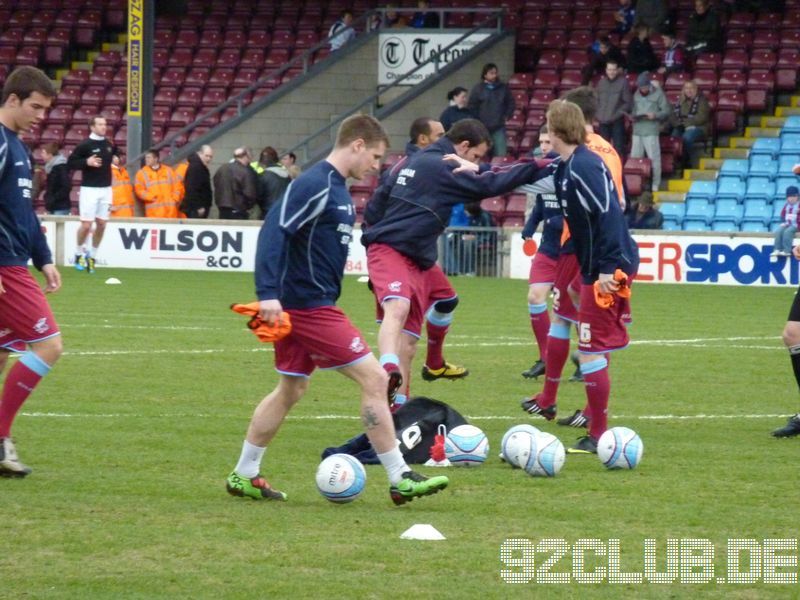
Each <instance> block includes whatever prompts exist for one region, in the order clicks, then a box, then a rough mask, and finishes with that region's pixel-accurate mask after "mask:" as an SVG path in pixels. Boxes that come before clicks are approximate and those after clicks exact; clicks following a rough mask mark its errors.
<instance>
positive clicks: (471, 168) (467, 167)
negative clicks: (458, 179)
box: [442, 154, 480, 173]
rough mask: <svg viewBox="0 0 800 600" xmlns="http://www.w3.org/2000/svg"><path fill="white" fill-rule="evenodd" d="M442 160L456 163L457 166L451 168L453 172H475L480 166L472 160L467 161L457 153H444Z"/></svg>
mask: <svg viewBox="0 0 800 600" xmlns="http://www.w3.org/2000/svg"><path fill="white" fill-rule="evenodd" d="M442 160H447V161H450V162H454V163H457V164H458V166H457V167H456V168H455V169H453V173H470V172H471V173H477V172H478V170H479V169H480V167H479V166H478V165H477V164H475V163H474V162H470V161H468V160H467V159H466V158H461V157H460V156H459V155H458V154H445V155H444V156H443V157H442Z"/></svg>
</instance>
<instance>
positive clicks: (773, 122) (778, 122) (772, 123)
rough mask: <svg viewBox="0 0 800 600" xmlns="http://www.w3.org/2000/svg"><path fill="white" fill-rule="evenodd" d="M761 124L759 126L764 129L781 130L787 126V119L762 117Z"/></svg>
mask: <svg viewBox="0 0 800 600" xmlns="http://www.w3.org/2000/svg"><path fill="white" fill-rule="evenodd" d="M760 120H761V122H760V123H758V125H759V126H760V127H762V128H764V127H767V128H775V127H777V128H778V129H780V128H781V127H783V126H784V125H785V124H786V117H761V119H760Z"/></svg>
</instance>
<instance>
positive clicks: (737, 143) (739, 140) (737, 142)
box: [730, 137, 756, 148]
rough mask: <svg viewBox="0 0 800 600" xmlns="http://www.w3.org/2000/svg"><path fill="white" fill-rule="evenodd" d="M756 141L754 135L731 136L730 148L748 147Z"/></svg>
mask: <svg viewBox="0 0 800 600" xmlns="http://www.w3.org/2000/svg"><path fill="white" fill-rule="evenodd" d="M755 141H756V138H754V137H732V138H731V139H730V147H731V148H750V147H751V146H752V145H753V144H754V143H755Z"/></svg>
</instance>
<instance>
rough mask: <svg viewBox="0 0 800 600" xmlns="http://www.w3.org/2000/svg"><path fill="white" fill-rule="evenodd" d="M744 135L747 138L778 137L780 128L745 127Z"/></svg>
mask: <svg viewBox="0 0 800 600" xmlns="http://www.w3.org/2000/svg"><path fill="white" fill-rule="evenodd" d="M744 135H745V137H748V138H757V137H780V136H781V128H780V127H745V128H744Z"/></svg>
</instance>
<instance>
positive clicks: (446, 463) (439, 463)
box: [425, 457, 453, 467]
mask: <svg viewBox="0 0 800 600" xmlns="http://www.w3.org/2000/svg"><path fill="white" fill-rule="evenodd" d="M425 466H426V467H452V466H453V464H452V463H451V462H450V459H449V458H447V457H445V458H444V459H443V460H436V459H435V458H429V459H428V460H427V462H426V463H425Z"/></svg>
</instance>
